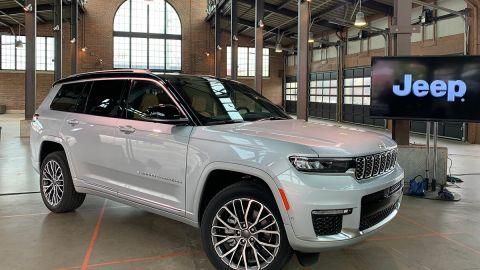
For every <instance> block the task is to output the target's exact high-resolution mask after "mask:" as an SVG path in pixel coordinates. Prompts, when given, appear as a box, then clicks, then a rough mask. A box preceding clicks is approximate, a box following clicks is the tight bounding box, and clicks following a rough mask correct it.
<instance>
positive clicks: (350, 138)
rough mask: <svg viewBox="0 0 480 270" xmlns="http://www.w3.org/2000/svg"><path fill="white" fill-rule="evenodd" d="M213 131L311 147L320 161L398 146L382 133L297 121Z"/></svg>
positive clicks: (224, 126) (240, 124) (227, 126)
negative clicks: (324, 158)
mask: <svg viewBox="0 0 480 270" xmlns="http://www.w3.org/2000/svg"><path fill="white" fill-rule="evenodd" d="M209 128H211V129H214V130H215V131H222V132H229V133H235V134H238V135H247V136H255V137H260V138H266V139H272V140H276V141H283V142H288V143H293V144H300V145H305V146H309V147H310V148H311V149H312V150H313V151H315V152H316V153H317V154H318V155H319V156H320V157H354V156H361V155H368V154H373V153H378V152H382V151H385V150H387V149H390V148H392V147H395V146H396V143H395V142H394V141H393V140H391V139H390V138H388V137H386V136H385V135H382V134H379V133H375V132H368V131H364V130H361V129H357V128H349V127H343V126H339V125H336V124H325V123H311V122H305V121H301V120H293V119H292V120H275V121H257V122H247V123H239V124H230V125H218V126H211V127H209Z"/></svg>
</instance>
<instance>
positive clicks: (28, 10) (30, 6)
mask: <svg viewBox="0 0 480 270" xmlns="http://www.w3.org/2000/svg"><path fill="white" fill-rule="evenodd" d="M23 10H25V12H32V11H33V7H32V4H28V5H26V6H24V7H23Z"/></svg>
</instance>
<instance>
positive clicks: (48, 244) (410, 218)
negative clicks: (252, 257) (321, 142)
mask: <svg viewBox="0 0 480 270" xmlns="http://www.w3.org/2000/svg"><path fill="white" fill-rule="evenodd" d="M19 117H20V116H19V115H0V126H3V132H2V133H3V134H2V137H1V139H0V269H87V268H88V269H102V270H103V269H105V270H107V269H212V266H211V265H210V263H209V262H208V260H207V258H206V257H205V254H204V252H203V251H202V246H201V241H200V234H199V231H198V230H195V229H191V227H189V226H187V225H184V224H182V223H179V222H175V221H172V220H169V219H166V218H163V217H160V216H156V215H153V214H150V213H147V212H144V211H141V210H137V209H135V208H132V207H129V206H125V205H122V204H119V203H115V202H112V201H107V200H104V199H102V198H98V197H94V196H87V199H86V201H85V203H84V204H83V206H82V207H80V208H79V209H78V210H77V211H75V212H73V213H68V214H53V213H49V212H48V210H47V209H46V208H45V207H44V205H43V202H42V200H41V198H40V195H39V194H38V190H39V187H38V176H37V175H36V173H35V172H34V171H33V169H32V168H31V165H30V160H29V156H30V153H29V147H28V144H29V143H28V139H20V138H18V130H19ZM377 131H378V130H377ZM412 142H418V143H421V142H422V139H421V138H419V137H413V138H412ZM440 145H445V146H448V147H449V152H450V158H451V159H452V160H453V166H452V173H453V174H473V175H465V176H462V179H463V180H464V181H465V182H464V183H462V184H460V186H459V187H451V189H452V190H454V191H456V192H459V193H460V194H462V196H463V199H462V200H461V201H460V202H455V203H452V202H441V201H432V200H425V199H415V198H410V197H405V198H404V201H403V205H402V208H401V210H400V214H399V216H398V217H397V218H396V219H395V220H394V221H393V222H391V223H390V224H389V225H387V226H386V227H385V228H384V229H383V230H382V231H381V232H379V233H378V234H377V235H375V236H373V237H371V238H369V239H368V240H367V241H364V242H362V243H360V244H358V245H355V246H352V247H348V248H345V249H343V250H339V251H331V252H325V253H322V254H321V256H320V262H319V263H318V264H317V265H315V266H313V267H311V268H310V269H357V270H363V269H389V270H390V269H392V270H393V269H427V270H428V269H448V270H451V269H456V270H457V269H480V226H479V224H480V181H478V180H479V177H480V145H468V144H464V143H460V142H452V141H446V140H442V141H441V142H440ZM29 192H34V193H29ZM9 193H10V195H8V194H9ZM15 193H26V194H15ZM2 194H4V195H2ZM287 269H301V267H300V266H299V264H298V263H297V261H296V259H295V258H294V259H293V260H292V261H291V262H290V263H289V265H288V266H287Z"/></svg>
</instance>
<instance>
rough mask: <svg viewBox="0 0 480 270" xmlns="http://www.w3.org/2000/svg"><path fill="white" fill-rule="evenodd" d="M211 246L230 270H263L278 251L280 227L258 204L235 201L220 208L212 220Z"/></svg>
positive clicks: (270, 213) (266, 210)
mask: <svg viewBox="0 0 480 270" xmlns="http://www.w3.org/2000/svg"><path fill="white" fill-rule="evenodd" d="M211 234H212V242H213V246H214V249H215V251H216V253H217V255H218V256H219V257H220V258H221V259H222V261H223V262H224V263H225V264H226V265H228V266H229V267H230V268H231V269H245V270H247V269H255V270H257V269H264V268H265V267H267V266H268V265H269V264H270V263H272V262H273V261H274V259H275V256H276V255H277V252H278V250H279V247H280V227H279V225H278V223H277V220H276V219H275V216H274V215H273V214H272V212H271V211H270V210H269V209H268V208H267V207H266V206H265V205H263V204H262V203H260V202H258V201H256V200H252V199H248V198H241V199H235V200H232V201H229V202H227V203H226V204H224V205H223V206H222V207H221V208H220V209H219V210H218V211H217V213H216V215H215V218H214V220H213V224H212V229H211Z"/></svg>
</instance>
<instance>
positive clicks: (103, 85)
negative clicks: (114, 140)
mask: <svg viewBox="0 0 480 270" xmlns="http://www.w3.org/2000/svg"><path fill="white" fill-rule="evenodd" d="M127 82H128V81H127V80H102V81H94V82H93V84H92V88H91V90H90V94H89V95H88V98H87V104H86V106H85V113H87V114H91V115H98V116H108V117H119V116H120V113H121V110H120V100H121V96H122V92H123V89H124V86H125V84H126V83H127Z"/></svg>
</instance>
